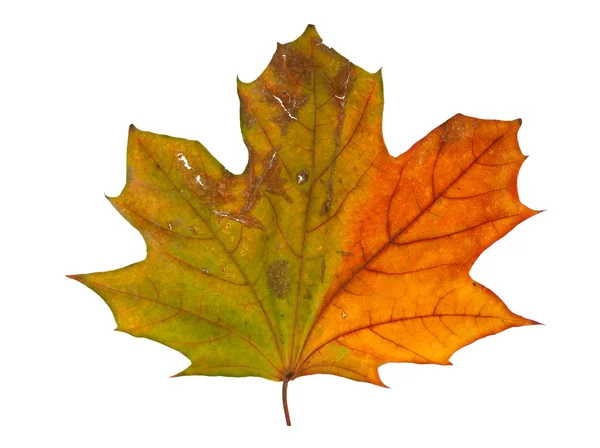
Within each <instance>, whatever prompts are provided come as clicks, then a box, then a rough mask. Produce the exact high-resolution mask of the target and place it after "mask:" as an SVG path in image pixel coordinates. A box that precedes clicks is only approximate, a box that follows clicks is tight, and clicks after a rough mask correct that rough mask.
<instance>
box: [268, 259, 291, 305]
mask: <svg viewBox="0 0 600 448" xmlns="http://www.w3.org/2000/svg"><path fill="white" fill-rule="evenodd" d="M289 277H290V262H289V261H287V260H282V259H279V260H275V261H273V262H271V263H270V264H269V268H268V269H267V281H268V285H269V289H270V290H271V291H272V292H273V294H275V297H277V298H278V299H285V298H286V297H287V295H288V294H289V292H290V280H289Z"/></svg>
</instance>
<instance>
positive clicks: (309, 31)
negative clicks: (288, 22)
mask: <svg viewBox="0 0 600 448" xmlns="http://www.w3.org/2000/svg"><path fill="white" fill-rule="evenodd" d="M304 36H306V37H310V38H313V39H316V40H319V41H321V40H322V39H321V36H319V32H318V31H317V27H316V26H314V25H313V24H312V23H309V24H308V25H307V26H306V29H305V30H304V32H303V33H302V37H304Z"/></svg>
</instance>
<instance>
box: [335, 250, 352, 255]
mask: <svg viewBox="0 0 600 448" xmlns="http://www.w3.org/2000/svg"><path fill="white" fill-rule="evenodd" d="M336 252H337V253H338V254H340V255H341V256H342V257H351V256H352V255H354V252H344V251H343V250H336Z"/></svg>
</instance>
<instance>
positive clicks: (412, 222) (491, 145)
mask: <svg viewBox="0 0 600 448" xmlns="http://www.w3.org/2000/svg"><path fill="white" fill-rule="evenodd" d="M504 135H505V134H502V135H500V136H499V137H498V138H496V139H495V140H494V141H493V142H492V143H491V144H490V145H489V146H488V147H487V148H486V149H485V150H484V151H482V152H481V154H479V156H477V158H475V159H474V160H473V161H472V162H471V163H470V164H469V166H467V167H466V168H465V169H464V170H461V173H460V174H459V175H458V177H457V178H456V179H455V180H454V181H453V182H451V183H450V184H449V185H448V186H447V187H446V188H445V189H444V190H443V191H442V192H440V194H439V195H438V197H434V198H432V200H431V202H430V203H429V205H427V207H425V209H424V210H422V211H420V212H419V213H418V214H417V215H416V216H415V217H414V218H413V219H412V220H411V221H410V222H409V223H408V224H407V225H406V226H404V227H403V228H402V229H400V230H399V231H398V232H397V233H396V234H395V235H394V236H393V238H391V239H390V240H389V241H388V242H387V243H385V244H383V245H382V246H381V247H380V248H379V249H378V250H377V251H376V252H375V253H374V254H373V255H372V256H371V257H370V258H369V259H368V260H366V261H365V263H364V264H363V265H362V266H361V267H360V268H359V269H357V270H356V271H355V272H354V273H353V274H352V275H351V276H350V277H349V278H348V280H346V281H345V282H344V283H343V284H341V285H340V288H339V289H338V290H337V291H336V293H335V294H334V295H333V296H332V298H331V300H329V302H328V303H327V304H326V305H325V306H324V307H323V308H322V309H321V311H320V312H319V314H318V315H317V317H316V319H315V320H314V322H313V324H312V326H311V328H310V330H309V332H308V335H307V337H306V340H305V341H304V346H303V347H302V350H301V352H300V357H299V360H300V359H302V353H303V352H304V349H305V348H306V343H307V342H308V339H309V338H310V335H311V334H312V332H313V330H314V328H315V325H316V323H317V322H318V321H319V320H320V319H321V317H322V316H323V313H324V312H325V311H326V310H327V309H328V308H329V306H330V305H331V304H332V302H333V301H334V300H335V299H336V298H337V296H338V294H339V293H340V292H341V291H342V290H343V289H344V288H345V287H346V285H348V283H350V282H351V281H352V280H353V279H354V278H355V277H356V275H357V274H358V273H359V272H361V271H362V270H363V269H364V268H365V267H366V266H367V265H368V264H369V263H371V261H373V260H374V259H375V258H376V257H378V256H379V255H380V254H381V253H382V252H383V251H384V250H385V249H387V248H388V247H389V246H390V244H391V243H392V242H393V240H395V239H396V238H398V237H399V236H400V235H402V234H403V233H404V232H406V230H408V229H409V228H410V227H411V226H412V225H413V224H414V223H415V222H417V221H418V219H419V218H420V217H421V216H422V215H423V213H424V212H425V210H428V209H429V207H431V206H432V205H433V204H435V202H436V201H437V199H438V198H439V196H441V195H443V194H444V193H446V191H447V190H448V189H450V188H451V187H452V186H453V185H454V184H455V183H456V182H457V181H458V180H459V179H460V178H461V177H462V176H463V175H464V174H465V173H466V172H467V171H468V170H469V169H470V168H471V167H472V166H473V165H474V164H475V162H477V161H478V160H479V159H480V158H481V157H482V156H483V155H485V154H486V153H487V152H488V151H489V150H490V148H492V147H493V146H494V145H495V144H496V143H497V142H498V141H500V139H501V138H502V137H504ZM313 353H314V352H312V353H311V354H309V355H308V356H307V357H306V358H304V361H302V362H301V363H300V362H299V363H298V364H297V365H296V368H295V370H296V371H297V370H298V369H299V368H300V367H302V365H303V364H304V363H305V362H306V360H307V359H308V358H309V357H310V356H312V354H313Z"/></svg>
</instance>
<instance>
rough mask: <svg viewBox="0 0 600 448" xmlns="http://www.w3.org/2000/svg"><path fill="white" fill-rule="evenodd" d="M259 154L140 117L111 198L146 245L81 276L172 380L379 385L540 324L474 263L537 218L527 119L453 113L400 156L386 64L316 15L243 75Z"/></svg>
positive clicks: (248, 130) (244, 105)
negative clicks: (176, 369) (235, 155)
mask: <svg viewBox="0 0 600 448" xmlns="http://www.w3.org/2000/svg"><path fill="white" fill-rule="evenodd" d="M238 92H239V97H240V102H241V128H242V134H243V137H244V140H245V143H246V146H247V147H248V151H249V161H248V165H247V167H246V169H245V171H244V172H243V173H242V174H241V175H234V174H232V173H230V172H228V171H227V170H226V169H225V168H224V167H223V166H222V165H221V164H220V163H219V162H218V161H217V160H216V159H215V158H214V157H212V155H211V154H210V153H209V152H208V151H207V150H206V149H205V148H204V147H203V146H202V145H201V144H200V143H198V142H193V141H188V140H183V139H178V138H172V137H168V136H164V135H156V134H152V133H150V132H143V131H140V130H138V129H136V128H135V127H133V126H131V128H130V134H129V142H128V149H127V168H128V169H127V182H126V185H125V188H124V190H123V192H122V193H121V194H120V195H119V196H118V197H114V198H109V200H110V201H111V203H112V204H113V205H114V206H115V207H116V209H117V210H118V211H119V212H120V213H121V214H122V215H123V216H124V217H125V219H127V221H129V222H130V223H131V224H132V225H133V226H134V227H135V228H136V229H138V230H139V231H140V233H141V234H142V235H143V237H144V239H145V241H146V245H147V257H146V259H145V260H143V261H142V262H139V263H135V264H133V265H131V266H127V267H125V268H122V269H118V270H115V271H110V272H102V273H94V274H85V275H75V276H71V277H72V278H75V279H77V280H79V281H80V282H82V283H83V284H85V285H86V286H88V287H89V288H91V289H92V290H94V291H95V292H96V293H97V294H99V295H100V296H101V297H102V298H103V299H104V300H105V301H106V303H107V304H108V305H109V307H110V308H111V310H112V312H113V313H114V316H115V319H116V322H117V329H118V330H120V331H124V332H127V333H129V334H131V335H134V336H138V337H145V338H148V339H152V340H154V341H157V342H160V343H162V344H164V345H166V346H168V347H171V348H173V349H175V350H177V351H179V352H181V353H183V354H184V355H185V356H186V357H188V358H189V359H190V361H191V365H190V366H189V367H188V368H187V369H185V370H184V371H183V372H181V373H179V374H178V375H223V376H259V377H263V378H267V379H270V380H275V381H282V382H283V399H284V409H285V415H286V420H287V423H288V424H290V420H289V413H288V409H287V386H288V382H289V381H290V380H294V379H296V378H299V377H301V376H304V375H311V374H315V373H329V374H333V375H338V376H342V377H346V378H350V379H353V380H357V381H366V382H369V383H373V384H376V385H380V386H383V383H382V381H381V379H380V378H379V375H378V368H379V366H381V365H382V364H385V363H388V362H412V363H432V364H450V361H449V358H450V356H451V355H452V354H453V353H454V352H455V351H456V350H458V349H460V348H461V347H464V346H465V345H467V344H470V343H472V342H474V341H475V340H477V339H479V338H482V337H485V336H488V335H491V334H495V333H498V332H500V331H503V330H506V329H507V328H511V327H516V326H522V325H531V324H535V323H536V322H534V321H532V320H529V319H525V318H523V317H520V316H518V315H516V314H513V313H512V312H511V311H510V310H509V309H508V308H507V307H506V305H505V304H504V303H503V302H502V301H501V300H500V299H499V298H498V297H497V296H496V295H495V294H494V293H493V292H492V291H490V290H489V289H487V288H485V287H484V286H482V285H481V284H478V283H476V282H475V281H474V280H472V279H471V278H470V276H469V269H470V268H471V266H472V264H473V263H474V262H475V260H476V259H477V257H478V256H479V254H481V253H482V252H483V251H484V250H485V249H486V248H487V247H488V246H490V245H491V244H492V243H494V242H495V241H497V240H498V239H500V238H501V237H503V236H504V235H506V233H508V232H509V231H510V230H511V229H512V228H513V227H515V226H516V225H517V224H519V223H520V222H522V221H524V220H525V219H527V218H529V217H531V216H533V215H534V214H536V213H537V212H536V211H533V210H531V209H529V208H527V207H526V206H524V205H523V204H522V203H521V202H520V201H519V197H518V193H517V175H518V171H519V168H520V166H521V164H522V163H523V161H524V160H525V157H524V156H523V155H522V153H521V151H520V149H519V145H518V143H517V131H518V129H519V126H520V120H515V121H497V120H480V119H476V118H470V117H466V116H464V115H456V116H454V117H452V118H451V119H450V120H448V121H447V122H446V123H444V124H442V125H441V126H439V127H438V128H436V129H435V130H433V131H432V132H431V133H430V134H429V135H427V136H426V137H425V138H423V139H422V140H420V141H419V142H417V143H416V144H415V145H414V146H413V147H412V148H411V149H410V150H409V151H407V152H406V153H404V154H402V155H400V156H399V157H392V156H390V155H389V153H388V151H387V149H386V147H385V144H384V141H383V137H382V126H381V125H382V109H383V87H382V79H381V71H379V72H377V73H375V74H371V73H368V72H366V71H365V70H363V69H361V68H360V67H357V66H356V65H354V64H352V63H350V62H349V61H348V60H347V59H345V58H344V57H343V56H341V55H339V54H338V53H337V52H336V51H335V50H333V49H331V48H329V47H327V46H325V45H323V43H322V41H321V38H320V37H319V35H318V34H317V32H316V30H315V28H314V27H313V26H309V27H308V28H307V29H306V31H305V32H304V34H303V35H302V36H301V37H299V38H298V39H297V40H296V41H294V42H291V43H288V44H285V45H278V47H277V51H276V52H275V55H274V56H273V59H272V60H271V62H270V64H269V65H268V67H267V68H266V69H265V71H264V72H263V73H262V74H261V75H260V76H259V78H258V79H257V80H255V81H254V82H251V83H243V82H241V81H240V82H238Z"/></svg>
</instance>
